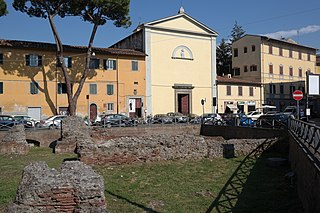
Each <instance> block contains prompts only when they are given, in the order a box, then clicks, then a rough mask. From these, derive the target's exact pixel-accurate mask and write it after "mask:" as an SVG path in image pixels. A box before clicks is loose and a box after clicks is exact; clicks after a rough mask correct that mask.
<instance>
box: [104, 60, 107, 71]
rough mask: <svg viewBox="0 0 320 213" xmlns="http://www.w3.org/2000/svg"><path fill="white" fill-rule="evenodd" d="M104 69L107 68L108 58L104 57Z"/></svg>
mask: <svg viewBox="0 0 320 213" xmlns="http://www.w3.org/2000/svg"><path fill="white" fill-rule="evenodd" d="M103 69H105V70H106V69H107V60H106V59H103Z"/></svg>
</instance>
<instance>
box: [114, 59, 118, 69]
mask: <svg viewBox="0 0 320 213" xmlns="http://www.w3.org/2000/svg"><path fill="white" fill-rule="evenodd" d="M113 69H114V70H116V69H117V61H116V60H113Z"/></svg>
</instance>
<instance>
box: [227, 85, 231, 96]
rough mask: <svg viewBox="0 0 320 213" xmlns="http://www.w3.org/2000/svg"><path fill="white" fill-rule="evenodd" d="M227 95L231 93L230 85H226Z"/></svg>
mask: <svg viewBox="0 0 320 213" xmlns="http://www.w3.org/2000/svg"><path fill="white" fill-rule="evenodd" d="M227 95H231V86H227Z"/></svg>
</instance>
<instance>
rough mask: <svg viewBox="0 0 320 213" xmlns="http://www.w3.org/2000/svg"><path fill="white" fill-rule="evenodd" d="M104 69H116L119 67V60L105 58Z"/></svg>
mask: <svg viewBox="0 0 320 213" xmlns="http://www.w3.org/2000/svg"><path fill="white" fill-rule="evenodd" d="M103 64H104V69H105V70H116V69H117V61H116V60H114V59H107V60H104V63H103Z"/></svg>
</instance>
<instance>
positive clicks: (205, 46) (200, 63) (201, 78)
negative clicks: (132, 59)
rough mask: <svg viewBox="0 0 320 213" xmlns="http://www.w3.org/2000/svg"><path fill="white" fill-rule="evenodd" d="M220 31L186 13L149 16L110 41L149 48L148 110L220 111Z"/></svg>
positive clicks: (147, 74)
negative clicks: (148, 19) (217, 44)
mask: <svg viewBox="0 0 320 213" xmlns="http://www.w3.org/2000/svg"><path fill="white" fill-rule="evenodd" d="M217 36H218V33H217V32H215V31H214V30H212V29H210V28H209V27H207V26H205V25H204V24H202V23H200V22H199V21H197V20H195V19H194V18H192V17H191V16H189V15H188V14H186V13H185V12H184V10H183V8H180V11H179V13H178V14H177V15H174V16H170V17H167V18H163V19H159V20H156V21H152V22H147V23H144V24H141V25H140V26H138V28H137V29H136V30H135V31H134V33H133V34H132V35H130V36H128V37H127V38H124V39H123V40H121V41H119V42H117V43H116V44H114V45H113V46H111V47H116V48H130V49H132V48H133V49H137V50H141V51H143V52H144V53H145V54H146V102H147V110H146V112H147V114H148V115H149V114H152V115H155V114H162V113H167V112H180V113H183V114H191V113H194V114H199V115H200V114H202V112H203V107H202V105H201V100H205V104H204V111H206V112H213V111H214V112H215V111H216V97H217V94H216V85H215V82H216V37H217Z"/></svg>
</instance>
